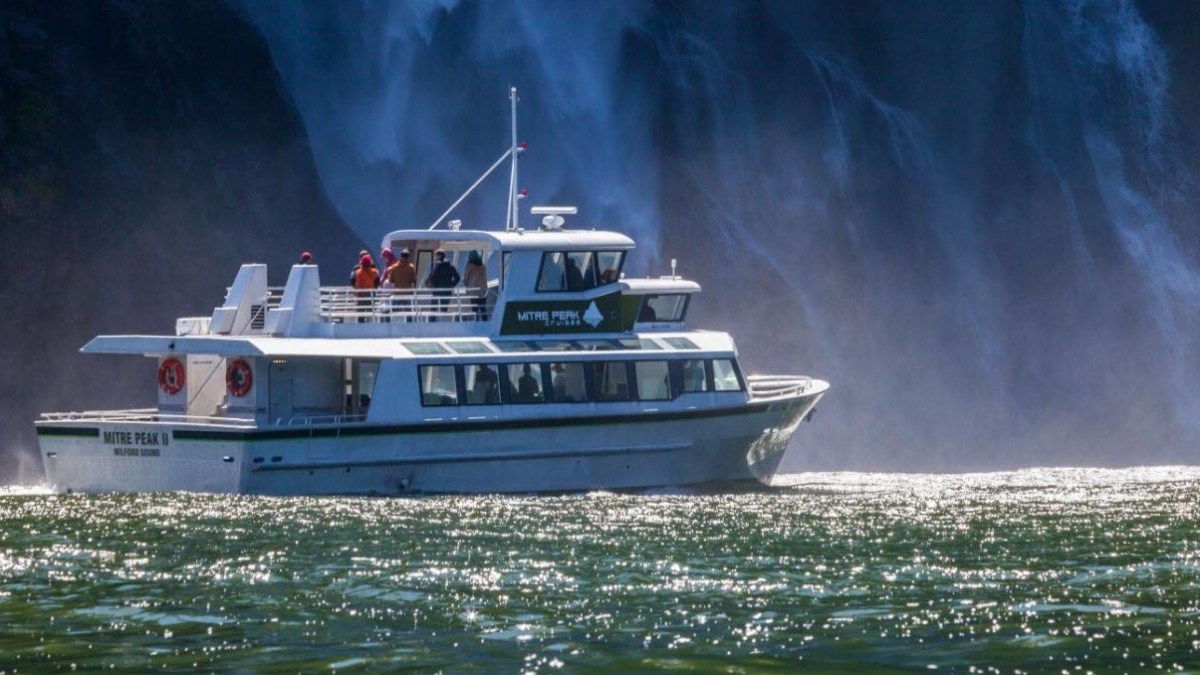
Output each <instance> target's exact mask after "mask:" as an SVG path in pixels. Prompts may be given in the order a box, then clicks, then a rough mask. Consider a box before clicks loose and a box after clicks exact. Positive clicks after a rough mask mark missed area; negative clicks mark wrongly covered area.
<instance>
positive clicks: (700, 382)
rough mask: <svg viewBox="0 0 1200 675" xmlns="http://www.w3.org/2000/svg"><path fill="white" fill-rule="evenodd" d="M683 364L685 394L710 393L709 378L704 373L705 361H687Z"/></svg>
mask: <svg viewBox="0 0 1200 675" xmlns="http://www.w3.org/2000/svg"><path fill="white" fill-rule="evenodd" d="M682 364H683V367H682V371H683V378H682V379H683V393H685V394H688V393H692V392H701V391H708V376H707V375H705V373H704V361H702V360H700V359H685V360H684V361H683V362H682Z"/></svg>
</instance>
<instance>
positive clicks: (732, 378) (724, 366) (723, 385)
mask: <svg viewBox="0 0 1200 675" xmlns="http://www.w3.org/2000/svg"><path fill="white" fill-rule="evenodd" d="M712 369H713V391H740V390H741V389H742V378H741V376H740V375H739V374H738V370H737V365H735V364H734V362H733V359H713V362H712Z"/></svg>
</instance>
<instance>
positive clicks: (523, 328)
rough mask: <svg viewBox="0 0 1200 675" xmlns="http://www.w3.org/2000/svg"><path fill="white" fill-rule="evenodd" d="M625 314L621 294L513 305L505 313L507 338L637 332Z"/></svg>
mask: <svg viewBox="0 0 1200 675" xmlns="http://www.w3.org/2000/svg"><path fill="white" fill-rule="evenodd" d="M632 318H633V317H632V316H630V317H629V318H628V319H626V317H624V316H623V312H622V311H621V294H620V293H609V294H608V295H602V296H600V297H598V298H594V299H588V300H534V301H529V302H521V301H512V302H509V303H508V305H507V306H506V307H505V310H504V323H503V324H502V325H501V328H500V333H501V334H503V335H522V334H530V335H538V334H545V333H616V332H622V331H627V330H630V329H632V328H633V321H632Z"/></svg>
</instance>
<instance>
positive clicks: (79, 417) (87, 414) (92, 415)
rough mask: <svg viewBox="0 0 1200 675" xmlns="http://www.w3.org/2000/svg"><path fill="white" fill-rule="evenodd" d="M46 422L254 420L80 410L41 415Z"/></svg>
mask: <svg viewBox="0 0 1200 675" xmlns="http://www.w3.org/2000/svg"><path fill="white" fill-rule="evenodd" d="M41 418H42V419H43V420H45V421H48V422H166V423H171V424H210V425H216V424H220V425H224V426H235V427H253V426H254V420H253V419H246V418H244V417H215V416H212V415H181V414H175V413H163V412H159V411H158V410H157V409H156V408H136V409H132V410H81V411H72V412H49V413H42V417H41Z"/></svg>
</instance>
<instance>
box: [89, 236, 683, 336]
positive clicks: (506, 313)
mask: <svg viewBox="0 0 1200 675" xmlns="http://www.w3.org/2000/svg"><path fill="white" fill-rule="evenodd" d="M383 243H384V246H385V247H390V248H392V249H393V250H401V249H407V250H408V251H411V252H412V255H410V258H411V259H412V260H413V262H414V264H415V267H416V279H417V283H418V286H417V287H416V288H410V289H398V288H378V289H374V290H356V289H355V288H353V287H351V286H349V285H341V284H339V285H322V274H321V273H322V271H325V272H326V275H327V276H334V275H336V276H334V278H338V277H343V274H344V273H339V272H340V270H335V271H333V272H332V274H330V272H329V271H328V270H322V268H321V267H320V266H318V265H312V264H299V265H294V266H292V268H291V270H290V273H289V275H288V279H287V283H286V285H285V286H283V287H282V288H279V287H270V286H268V285H267V266H266V265H263V264H245V265H243V266H242V267H241V269H240V270H239V271H238V274H237V277H236V278H235V279H234V282H233V284H232V285H231V286H230V287H229V289H228V292H227V293H226V296H225V300H224V302H223V303H222V304H221V305H220V306H219V307H216V308H214V310H213V313H212V314H211V316H207V317H188V318H181V319H179V320H178V321H177V322H176V330H175V335H176V336H180V337H183V336H188V337H236V336H242V337H271V338H322V339H334V340H355V341H357V340H369V339H380V338H455V337H486V338H497V339H504V338H518V337H530V338H536V337H543V336H576V337H583V336H610V337H619V336H627V335H632V334H633V333H635V332H647V331H651V332H654V331H681V330H687V325H686V322H685V321H686V316H687V309H688V304H689V299H690V297H691V296H692V295H693V294H695V293H697V292H699V291H700V286H699V284H697V283H695V282H693V281H688V280H684V279H681V278H679V277H676V276H671V277H660V278H654V279H650V278H647V279H630V278H626V277H625V276H624V274H623V267H624V264H625V256H626V253H627V252H628V251H630V250H632V249H633V248H634V242H633V240H632V239H630V238H629V237H626V236H625V235H623V234H619V233H615V232H602V231H573V230H562V229H558V230H551V231H545V230H542V231H521V230H515V231H504V232H490V231H475V230H442V231H427V230H397V231H394V232H391V233H389V234H388V235H387V236H386V237H385V238H384V240H383ZM438 250H440V251H443V252H444V253H445V256H446V260H447V261H448V262H450V263H451V264H452V265H454V267H455V268H456V270H457V271H458V272H459V274H460V275H461V276H462V277H463V279H462V280H461V281H460V282H459V283H458V284H457V285H456V286H455V287H453V288H432V287H430V285H429V283H428V279H429V277H430V273H431V272H432V270H433V267H434V252H435V251H438ZM474 256H478V258H479V259H480V260H482V261H483V264H484V268H485V270H486V287H478V286H477V287H474V288H471V287H467V286H466V276H467V275H466V267H467V263H468V259H469V258H471V257H474ZM345 276H347V277H348V274H347V275H345ZM346 280H347V281H348V279H346ZM339 281H342V279H339ZM125 337H130V336H125ZM135 342H137V341H134V340H128V339H122V338H119V337H104V338H100V339H98V340H97V341H94V342H93V343H92V344H90V345H89V346H88V348H86V349H85V351H106V352H109V353H113V352H123V353H147V351H146V350H145V344H144V342H142V343H141V344H142V346H141V347H138V346H135ZM101 345H104V348H103V349H101V348H100V346H101ZM120 345H126V347H124V348H122V347H120ZM211 346H212V347H214V348H216V347H218V346H219V345H218V344H217V343H214V344H213V345H211ZM298 348H299V349H303V347H298ZM218 353H219V352H218Z"/></svg>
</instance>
